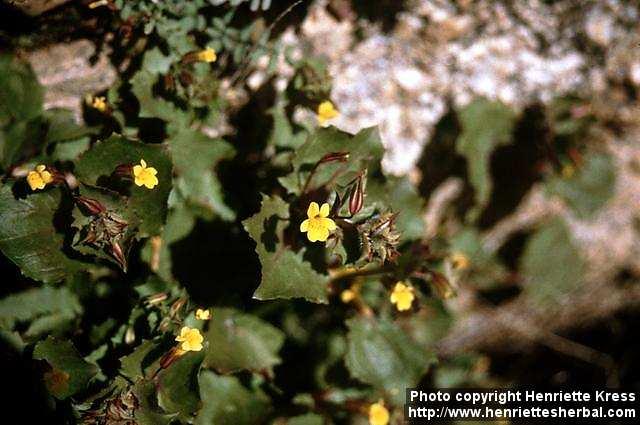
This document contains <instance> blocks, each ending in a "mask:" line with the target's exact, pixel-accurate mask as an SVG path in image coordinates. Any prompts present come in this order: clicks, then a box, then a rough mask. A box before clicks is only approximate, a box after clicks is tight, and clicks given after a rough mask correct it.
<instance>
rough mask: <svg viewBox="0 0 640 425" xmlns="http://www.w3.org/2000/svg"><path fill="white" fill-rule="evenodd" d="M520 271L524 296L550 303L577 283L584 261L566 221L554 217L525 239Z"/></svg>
mask: <svg viewBox="0 0 640 425" xmlns="http://www.w3.org/2000/svg"><path fill="white" fill-rule="evenodd" d="M520 270H521V271H522V274H523V275H524V277H525V278H526V285H525V287H524V295H525V296H527V297H530V298H532V299H533V300H535V301H538V302H553V301H555V300H557V299H558V298H560V297H561V296H562V295H566V294H567V293H570V292H571V291H573V290H575V289H576V288H578V287H579V286H580V283H581V282H582V277H583V273H584V261H583V259H582V257H581V256H580V252H579V250H578V248H577V247H576V246H575V245H574V243H573V238H572V237H571V233H570V232H569V229H568V228H567V226H566V225H565V223H564V222H563V221H562V220H560V219H556V220H554V221H552V222H550V223H549V224H547V225H545V226H544V227H543V228H541V229H540V230H538V231H537V232H536V233H535V234H534V235H533V236H531V239H530V240H529V241H528V242H527V244H526V246H525V249H524V253H523V254H522V258H521V259H520Z"/></svg>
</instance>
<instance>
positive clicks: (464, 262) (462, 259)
mask: <svg viewBox="0 0 640 425" xmlns="http://www.w3.org/2000/svg"><path fill="white" fill-rule="evenodd" d="M451 265H452V266H453V268H454V269H459V270H464V269H466V268H467V267H469V258H468V257H467V256H466V255H464V254H463V253H462V252H454V253H453V254H451Z"/></svg>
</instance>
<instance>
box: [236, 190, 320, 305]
mask: <svg viewBox="0 0 640 425" xmlns="http://www.w3.org/2000/svg"><path fill="white" fill-rule="evenodd" d="M288 218H289V206H288V205H287V204H286V203H285V202H284V201H283V200H282V199H280V198H279V197H277V196H273V197H269V196H266V195H263V196H262V204H261V209H260V212H259V213H257V214H255V215H254V216H252V217H251V218H248V219H246V220H245V221H243V222H242V224H243V225H244V228H245V230H246V231H247V233H249V235H250V236H251V238H252V239H253V240H254V241H255V242H256V253H257V254H258V257H259V258H260V264H261V265H262V280H261V282H260V286H259V287H258V289H257V290H256V292H255V293H254V295H253V296H254V298H257V299H259V300H266V299H274V298H304V299H306V300H308V301H312V302H316V303H327V294H326V291H327V283H328V277H327V276H324V275H321V274H319V273H317V272H316V271H315V270H313V269H312V268H311V265H310V264H309V263H308V262H306V261H304V260H303V258H302V253H294V252H293V251H291V250H289V249H288V248H286V247H285V246H284V245H283V244H282V240H283V238H282V232H283V230H284V228H285V227H286V226H287V224H288ZM265 241H269V243H270V244H271V243H272V242H273V244H274V246H275V249H272V250H269V249H267V246H266V245H265Z"/></svg>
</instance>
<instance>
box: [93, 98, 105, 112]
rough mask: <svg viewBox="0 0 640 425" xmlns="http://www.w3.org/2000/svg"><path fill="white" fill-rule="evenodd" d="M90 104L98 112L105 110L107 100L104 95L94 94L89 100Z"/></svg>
mask: <svg viewBox="0 0 640 425" xmlns="http://www.w3.org/2000/svg"><path fill="white" fill-rule="evenodd" d="M91 106H92V107H93V108H94V109H97V110H98V111H100V112H104V111H106V110H107V100H106V99H105V98H104V96H96V97H94V98H93V99H92V100H91Z"/></svg>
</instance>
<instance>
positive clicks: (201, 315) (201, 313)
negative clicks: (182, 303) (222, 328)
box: [196, 308, 211, 320]
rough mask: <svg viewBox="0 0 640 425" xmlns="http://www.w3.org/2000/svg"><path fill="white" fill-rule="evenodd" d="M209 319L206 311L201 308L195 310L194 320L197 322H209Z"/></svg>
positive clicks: (209, 314)
mask: <svg viewBox="0 0 640 425" xmlns="http://www.w3.org/2000/svg"><path fill="white" fill-rule="evenodd" d="M210 317H211V312H210V311H209V310H208V309H207V310H203V309H201V308H199V309H197V310H196V319H198V320H209V318H210Z"/></svg>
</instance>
